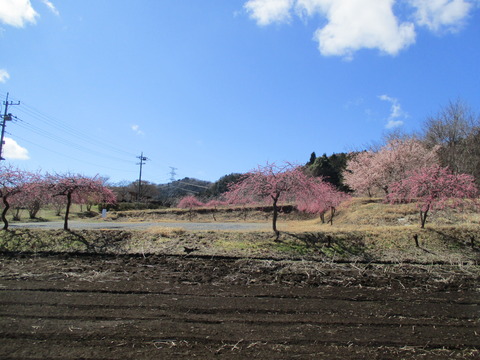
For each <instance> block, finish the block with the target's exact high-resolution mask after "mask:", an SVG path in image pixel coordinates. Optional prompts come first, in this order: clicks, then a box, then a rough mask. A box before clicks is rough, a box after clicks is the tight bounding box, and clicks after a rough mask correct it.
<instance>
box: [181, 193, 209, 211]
mask: <svg viewBox="0 0 480 360" xmlns="http://www.w3.org/2000/svg"><path fill="white" fill-rule="evenodd" d="M203 205H204V203H203V202H201V201H200V200H198V199H197V198H196V197H195V196H193V195H187V196H184V197H183V198H181V199H180V201H179V202H178V205H177V206H178V207H179V208H180V209H190V210H191V209H193V208H196V207H201V206H203Z"/></svg>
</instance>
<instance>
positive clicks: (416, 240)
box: [413, 234, 420, 247]
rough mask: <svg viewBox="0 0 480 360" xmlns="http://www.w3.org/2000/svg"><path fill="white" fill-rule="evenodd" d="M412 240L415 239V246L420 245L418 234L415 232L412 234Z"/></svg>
mask: <svg viewBox="0 0 480 360" xmlns="http://www.w3.org/2000/svg"><path fill="white" fill-rule="evenodd" d="M413 240H415V246H416V247H420V243H419V242H418V235H417V234H415V235H413Z"/></svg>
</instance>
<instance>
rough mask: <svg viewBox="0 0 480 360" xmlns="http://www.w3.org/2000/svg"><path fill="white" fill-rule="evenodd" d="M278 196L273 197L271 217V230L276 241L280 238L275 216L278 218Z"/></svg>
mask: <svg viewBox="0 0 480 360" xmlns="http://www.w3.org/2000/svg"><path fill="white" fill-rule="evenodd" d="M277 202H278V196H276V197H274V198H273V218H272V225H273V232H274V233H275V241H278V239H279V238H280V231H278V230H277V218H278V207H277Z"/></svg>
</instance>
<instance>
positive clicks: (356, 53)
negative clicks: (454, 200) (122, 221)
mask: <svg viewBox="0 0 480 360" xmlns="http://www.w3.org/2000/svg"><path fill="white" fill-rule="evenodd" d="M0 49H1V50H0V99H1V100H2V108H1V111H2V113H3V111H4V106H3V101H5V97H6V95H7V93H9V96H10V97H9V100H11V101H13V102H14V103H16V102H17V101H20V102H21V104H20V105H18V106H11V107H9V109H8V110H9V111H8V112H10V113H12V114H13V115H14V116H16V119H15V120H14V121H12V122H8V123H7V128H6V131H7V134H6V144H5V146H4V150H5V151H4V153H3V155H4V157H6V158H7V162H11V163H13V164H15V165H16V166H18V167H20V168H23V169H28V170H42V171H49V172H59V173H63V172H74V173H81V174H85V175H89V176H93V175H96V174H100V175H102V176H109V177H110V179H111V181H114V182H116V181H121V180H128V181H133V180H135V179H136V178H137V177H138V170H139V167H138V165H137V163H138V159H136V156H139V155H140V154H141V152H142V151H143V153H144V156H146V157H148V158H149V161H147V164H146V165H145V166H144V169H143V170H144V171H143V178H144V179H146V180H149V181H152V182H154V183H166V182H168V181H169V178H170V176H171V175H170V171H171V167H174V168H176V170H175V172H176V175H175V178H177V179H178V178H183V177H187V176H188V177H195V178H198V179H204V180H210V181H215V180H217V179H218V178H220V177H221V176H223V175H226V174H229V173H232V172H246V171H248V170H250V169H252V168H255V167H256V166H257V165H259V164H265V163H266V162H267V161H268V162H283V161H289V162H293V163H305V162H307V161H308V159H309V158H310V154H311V152H312V151H315V152H316V154H317V155H321V154H323V153H327V154H331V153H334V152H336V153H338V152H343V151H349V150H352V149H359V148H362V147H365V146H366V145H367V144H369V143H371V142H375V141H379V140H380V139H381V138H382V135H383V134H385V132H388V131H391V130H393V129H402V130H404V131H407V132H409V131H416V130H419V129H420V127H421V124H422V122H423V121H424V120H425V118H426V117H428V116H431V115H434V114H435V113H436V112H438V111H439V110H440V109H441V107H443V106H445V105H447V104H448V102H449V101H451V100H457V99H462V100H463V101H465V102H466V103H467V104H468V105H470V106H471V107H472V109H473V110H474V111H475V112H477V113H479V112H480V111H479V110H480V70H479V64H480V1H479V0H428V1H426V0H403V1H400V0H398V1H394V0H250V1H247V0H229V1H225V0H204V1H196V0H141V1H135V2H134V1H127V0H116V1H91V0H83V1H61V0H50V1H47V0H30V1H29V0H0Z"/></svg>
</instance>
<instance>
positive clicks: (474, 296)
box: [0, 254, 480, 359]
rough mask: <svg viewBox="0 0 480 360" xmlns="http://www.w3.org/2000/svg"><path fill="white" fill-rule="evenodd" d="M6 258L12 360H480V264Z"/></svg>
mask: <svg viewBox="0 0 480 360" xmlns="http://www.w3.org/2000/svg"><path fill="white" fill-rule="evenodd" d="M192 255H193V254H191V255H186V256H173V255H170V256H163V255H145V256H142V255H140V256H135V255H129V256H115V255H92V254H73V255H72V254H70V255H69V254H54V255H45V254H44V255H21V254H10V255H9V254H3V255H0V260H1V265H0V344H1V346H0V358H2V359H191V358H199V359H212V358H219V359H245V358H255V359H292V358H300V359H478V358H479V357H480V351H479V349H480V336H479V335H480V327H479V323H480V322H479V316H478V315H479V309H480V307H479V305H480V297H479V292H478V288H479V280H478V272H477V270H478V269H476V268H474V269H471V268H469V266H471V265H465V266H459V265H458V264H457V265H456V266H448V265H429V266H427V265H413V264H408V265H405V264H403V265H401V264H396V265H395V264H375V263H343V264H339V263H332V262H320V261H287V260H268V259H264V260H258V259H257V260H254V259H242V258H234V257H215V256H204V257H202V256H192Z"/></svg>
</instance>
